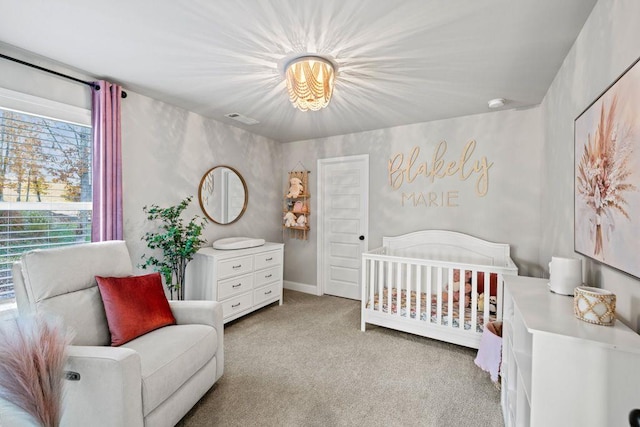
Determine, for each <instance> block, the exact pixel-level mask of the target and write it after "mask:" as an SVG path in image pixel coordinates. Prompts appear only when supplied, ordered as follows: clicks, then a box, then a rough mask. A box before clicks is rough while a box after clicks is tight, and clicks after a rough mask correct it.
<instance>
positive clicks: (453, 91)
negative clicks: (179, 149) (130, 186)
mask: <svg viewBox="0 0 640 427" xmlns="http://www.w3.org/2000/svg"><path fill="white" fill-rule="evenodd" d="M595 3H596V0H561V1H559V0H455V1H450V0H449V1H446V0H415V1H412V0H402V1H391V0H386V1H383V0H322V1H318V0H269V1H266V0H264V1H263V0H261V1H258V0H234V1H228V0H227V1H225V0H189V1H172V0H135V1H131V0H110V1H109V2H108V3H105V2H102V1H90V0H64V1H46V0H0V10H1V11H2V13H0V41H1V42H4V43H7V44H10V45H13V46H16V47H18V48H21V49H25V50H27V51H30V52H33V53H36V54H38V55H42V56H44V57H47V58H49V59H52V60H54V61H57V62H60V63H63V64H66V65H68V66H71V67H73V68H75V69H78V70H82V71H84V72H86V73H87V74H88V75H92V76H95V77H97V78H104V79H108V80H111V81H115V82H118V83H120V84H122V85H123V86H124V88H125V90H126V89H129V90H131V91H134V92H137V93H140V94H143V95H147V96H150V97H152V98H155V99H158V100H162V101H165V102H167V103H170V104H173V105H176V106H180V107H183V108H185V109H187V110H190V111H194V112H196V113H199V114H201V115H203V116H206V117H210V118H213V119H216V120H219V121H222V122H225V123H228V124H230V125H234V126H238V127H241V128H244V129H246V130H248V131H249V132H253V133H256V134H259V135H264V136H266V137H269V138H271V139H273V140H276V141H282V142H288V141H299V140H306V139H312V138H320V137H325V136H331V135H340V134H348V133H353V132H360V131H365V130H372V129H380V128H388V127H393V126H399V125H405V124H411V123H419V122H428V121H433V120H438V119H443V118H450V117H458V116H464V115H469V114H477V113H485V112H487V111H489V109H488V106H487V101H488V100H490V99H492V98H505V99H506V100H507V102H506V104H505V106H504V107H502V109H511V108H521V107H526V106H531V105H536V104H539V103H540V102H541V101H542V98H543V97H544V95H545V93H546V92H547V89H548V88H549V85H550V84H551V82H552V80H553V78H554V76H555V75H556V73H557V71H558V69H559V68H560V65H561V64H562V61H563V60H564V58H565V56H566V54H567V53H568V51H569V49H570V47H571V46H572V44H573V42H574V40H575V39H576V37H577V35H578V33H579V31H580V29H581V28H582V26H583V24H584V22H585V20H586V19H587V17H588V15H589V13H590V12H591V9H592V8H593V6H594V4H595ZM7 11H8V13H6V12H7ZM306 52H311V53H320V54H323V55H330V56H331V57H333V58H334V59H335V61H336V62H337V63H338V65H339V70H338V73H337V76H336V85H335V90H334V94H333V99H332V101H331V103H330V104H329V106H328V107H327V108H325V109H323V110H320V111H315V112H314V111H307V112H301V111H298V110H296V109H294V108H293V107H292V105H291V103H290V102H289V99H288V95H287V92H286V86H285V83H284V80H283V76H282V74H281V70H280V69H281V67H282V61H283V58H285V57H290V56H291V55H292V54H295V53H306ZM228 113H240V114H242V115H245V116H248V117H251V118H253V119H256V120H258V121H259V122H260V123H259V124H256V125H252V126H248V125H244V124H241V123H238V122H236V121H233V120H231V119H228V118H226V117H225V114H228Z"/></svg>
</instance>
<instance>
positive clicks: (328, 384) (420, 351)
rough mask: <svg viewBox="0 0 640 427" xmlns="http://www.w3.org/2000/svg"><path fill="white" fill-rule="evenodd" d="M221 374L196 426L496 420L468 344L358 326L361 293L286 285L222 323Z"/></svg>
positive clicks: (191, 424) (489, 389)
mask: <svg viewBox="0 0 640 427" xmlns="http://www.w3.org/2000/svg"><path fill="white" fill-rule="evenodd" d="M224 339H225V342H224V347H225V348H224V351H225V367H224V375H223V377H222V378H221V379H220V380H219V381H218V383H216V385H214V386H213V388H212V389H211V390H210V391H209V392H208V393H207V394H206V395H205V396H204V397H203V398H202V399H201V400H200V402H199V403H198V404H197V405H196V406H195V407H194V408H193V409H192V410H191V411H190V412H189V413H188V414H187V415H186V416H185V417H184V418H183V419H182V420H181V421H180V423H179V424H178V426H180V427H196V426H502V425H503V422H502V413H501V410H500V393H499V391H498V390H497V389H496V387H495V386H494V384H493V383H492V382H491V380H490V379H489V374H487V373H486V372H483V371H482V370H480V369H479V368H478V367H477V366H476V365H475V364H474V363H473V359H474V358H475V355H476V350H473V349H468V348H465V347H460V346H457V345H453V344H448V343H443V342H440V341H435V340H431V339H428V338H422V337H418V336H414V335H411V334H405V333H402V332H398V331H393V330H390V329H386V328H380V327H376V326H367V331H366V332H361V331H360V302H359V301H353V300H348V299H342V298H337V297H331V296H322V297H318V296H313V295H308V294H304V293H300V292H295V291H289V290H285V293H284V305H282V306H279V305H277V304H273V305H270V306H267V307H265V308H263V309H261V310H258V311H257V312H254V313H252V314H249V315H247V316H245V317H242V318H240V319H238V320H236V321H234V322H231V323H229V324H227V325H226V327H225V336H224Z"/></svg>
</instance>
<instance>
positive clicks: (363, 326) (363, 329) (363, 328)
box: [360, 320, 367, 332]
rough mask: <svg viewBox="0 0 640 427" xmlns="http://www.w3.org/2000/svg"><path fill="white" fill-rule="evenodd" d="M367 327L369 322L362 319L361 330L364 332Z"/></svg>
mask: <svg viewBox="0 0 640 427" xmlns="http://www.w3.org/2000/svg"><path fill="white" fill-rule="evenodd" d="M366 329H367V322H365V321H364V320H361V321H360V330H361V331H362V332H365V331H366Z"/></svg>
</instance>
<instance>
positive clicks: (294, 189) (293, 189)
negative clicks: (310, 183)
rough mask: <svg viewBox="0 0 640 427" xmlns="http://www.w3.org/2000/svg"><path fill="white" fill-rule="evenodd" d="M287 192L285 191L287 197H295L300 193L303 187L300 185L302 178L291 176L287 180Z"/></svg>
mask: <svg viewBox="0 0 640 427" xmlns="http://www.w3.org/2000/svg"><path fill="white" fill-rule="evenodd" d="M289 184H291V185H290V186H289V192H288V193H287V197H290V198H294V199H295V198H296V197H298V196H299V195H301V194H302V192H303V191H304V188H303V186H302V180H301V179H300V178H296V177H293V178H291V179H290V180H289Z"/></svg>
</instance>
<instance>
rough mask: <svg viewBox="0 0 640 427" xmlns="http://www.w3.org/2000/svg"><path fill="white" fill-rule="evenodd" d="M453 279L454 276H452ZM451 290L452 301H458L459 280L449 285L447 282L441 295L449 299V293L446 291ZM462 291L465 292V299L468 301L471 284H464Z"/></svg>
mask: <svg viewBox="0 0 640 427" xmlns="http://www.w3.org/2000/svg"><path fill="white" fill-rule="evenodd" d="M454 280H455V277H454ZM449 291H452V292H453V300H454V301H460V282H453V283H452V284H451V285H449V284H448V283H447V285H446V286H445V292H444V293H443V295H442V297H443V298H444V299H445V300H446V299H449V294H448V292H449ZM464 293H465V301H466V302H467V303H468V302H469V301H470V300H471V298H470V294H471V285H470V284H468V283H465V284H464Z"/></svg>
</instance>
